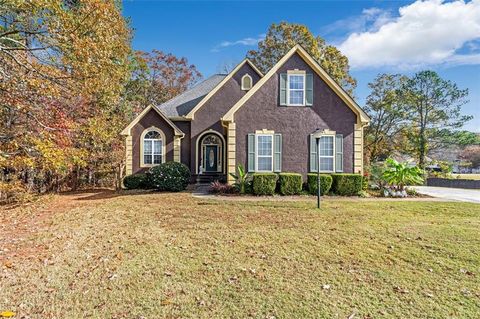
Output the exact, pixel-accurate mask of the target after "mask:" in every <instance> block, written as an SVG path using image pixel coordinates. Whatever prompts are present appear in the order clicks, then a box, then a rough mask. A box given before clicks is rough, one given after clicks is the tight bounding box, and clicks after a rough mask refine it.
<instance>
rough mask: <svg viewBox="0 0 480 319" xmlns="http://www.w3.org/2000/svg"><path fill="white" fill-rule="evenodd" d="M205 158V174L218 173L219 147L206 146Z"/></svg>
mask: <svg viewBox="0 0 480 319" xmlns="http://www.w3.org/2000/svg"><path fill="white" fill-rule="evenodd" d="M204 156H205V158H204V161H203V162H204V163H205V172H216V171H217V170H218V166H217V165H218V146H217V145H205V154H204Z"/></svg>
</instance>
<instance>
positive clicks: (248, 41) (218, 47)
mask: <svg viewBox="0 0 480 319" xmlns="http://www.w3.org/2000/svg"><path fill="white" fill-rule="evenodd" d="M263 39H265V34H260V35H259V36H258V37H256V38H243V39H241V40H237V41H223V42H222V43H220V44H217V45H216V46H215V47H214V48H213V49H212V50H211V51H212V52H218V51H220V50H221V49H224V48H228V47H231V46H234V45H244V46H253V45H257V43H258V42H260V41H262V40H263Z"/></svg>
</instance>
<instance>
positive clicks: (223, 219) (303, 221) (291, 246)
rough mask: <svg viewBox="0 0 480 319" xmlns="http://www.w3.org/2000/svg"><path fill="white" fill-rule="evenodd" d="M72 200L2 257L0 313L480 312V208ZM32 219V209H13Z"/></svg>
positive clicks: (141, 197)
mask: <svg viewBox="0 0 480 319" xmlns="http://www.w3.org/2000/svg"><path fill="white" fill-rule="evenodd" d="M61 197H62V196H57V197H56V198H57V199H58V198H61ZM70 201H71V202H72V203H73V204H72V205H70V206H69V205H65V206H64V207H67V208H65V209H64V210H60V209H59V210H58V211H57V210H55V208H54V207H53V208H51V212H52V213H51V214H50V215H48V216H46V217H44V218H43V222H42V225H43V226H42V227H39V229H38V231H35V232H33V233H31V234H30V235H28V236H27V237H26V238H25V240H24V241H22V242H21V243H18V244H15V245H18V247H13V248H12V247H10V249H9V250H8V251H6V252H5V251H4V252H2V254H1V255H0V260H1V262H3V265H2V264H0V266H3V268H1V273H0V312H1V311H2V310H11V311H14V312H16V314H17V317H18V318H20V317H22V316H25V318H135V319H136V318H478V317H479V315H480V235H479V229H480V205H475V204H467V203H447V202H426V201H421V202H415V201H401V200H397V201H375V200H373V201H336V200H327V201H324V202H323V208H322V210H320V211H318V210H317V209H315V202H314V201H312V200H306V201H277V202H275V201H270V202H266V201H261V200H259V201H249V202H244V201H215V200H203V199H197V198H192V197H191V195H190V194H188V193H179V194H155V193H148V194H132V195H124V196H118V197H114V196H112V197H110V198H108V197H107V198H102V197H101V196H100V197H95V196H87V197H85V196H84V197H82V196H76V197H75V196H71V199H70ZM45 209H46V208H45ZM17 210H18V211H19V213H20V209H17ZM14 212H15V211H13V212H12V211H9V212H7V214H8V216H11V215H12V213H14ZM34 213H38V208H35V206H32V208H30V210H25V209H23V210H21V214H23V216H25V215H28V214H31V215H32V216H33V214H34ZM0 218H1V217H0ZM8 220H9V219H7V221H8ZM12 220H13V219H12ZM11 227H15V224H14V223H13V222H12V225H11ZM0 238H1V237H0ZM1 244H2V243H1V242H0V245H1ZM35 247H37V248H38V249H37V250H35V249H33V248H35ZM16 249H17V250H16ZM22 251H23V253H22ZM1 258H3V259H1Z"/></svg>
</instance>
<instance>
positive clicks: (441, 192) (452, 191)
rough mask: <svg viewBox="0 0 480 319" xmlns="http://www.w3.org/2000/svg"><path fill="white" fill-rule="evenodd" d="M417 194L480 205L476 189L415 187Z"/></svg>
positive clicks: (479, 191)
mask: <svg viewBox="0 0 480 319" xmlns="http://www.w3.org/2000/svg"><path fill="white" fill-rule="evenodd" d="M414 188H415V189H416V190H417V192H419V193H420V194H425V195H429V196H433V197H438V198H443V199H448V200H457V201H461V202H470V203H479V204H480V190H478V189H463V188H448V187H433V186H415V187H414Z"/></svg>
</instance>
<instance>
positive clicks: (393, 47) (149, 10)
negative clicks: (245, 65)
mask: <svg viewBox="0 0 480 319" xmlns="http://www.w3.org/2000/svg"><path fill="white" fill-rule="evenodd" d="M123 11H124V15H125V16H126V17H129V19H130V22H131V25H132V27H133V28H134V38H133V47H134V49H136V50H143V51H149V50H152V49H159V50H162V51H164V52H170V53H173V54H175V55H177V56H184V57H186V58H187V59H188V60H189V62H190V63H192V64H195V65H196V66H197V68H198V69H199V70H200V72H202V74H203V75H204V77H208V76H209V75H211V74H213V73H217V72H219V71H221V70H222V66H223V65H225V64H227V65H231V64H235V63H238V62H240V61H241V60H242V59H243V58H244V57H245V54H246V52H247V51H248V50H250V49H254V48H256V47H257V42H258V41H259V40H260V39H261V38H262V37H263V36H264V34H265V33H266V31H267V29H268V27H269V25H270V24H271V23H274V22H275V23H278V22H280V21H288V22H291V23H301V24H305V25H306V26H308V28H309V29H310V30H311V31H312V33H314V34H315V35H320V36H322V37H323V38H325V39H326V40H327V42H328V43H330V44H334V45H336V46H337V47H339V48H340V49H341V50H342V52H343V53H344V54H345V55H347V56H348V57H349V59H350V62H351V66H352V75H353V76H354V77H355V78H356V79H357V81H358V87H357V89H356V91H355V95H356V97H357V101H358V102H359V103H360V105H363V104H364V102H365V98H366V96H368V94H369V90H368V87H367V84H368V83H369V82H370V81H372V80H373V78H374V77H375V76H376V75H377V74H378V73H383V72H389V73H403V74H408V75H410V74H413V73H414V72H416V71H418V70H423V69H433V70H435V71H437V72H438V73H439V74H440V75H441V76H442V77H443V78H445V79H449V80H452V81H454V82H456V83H457V84H458V86H459V87H460V88H468V89H469V91H470V94H469V100H470V102H469V103H468V104H467V105H465V106H464V108H463V112H464V113H465V114H471V115H474V119H473V120H472V121H471V122H469V123H468V124H467V125H466V127H465V128H466V129H469V130H472V131H476V132H480V0H472V1H469V2H462V1H449V2H444V1H441V0H429V1H425V2H420V1H417V2H413V1H308V2H300V1H295V2H294V1H264V2H257V1H242V2H237V1H195V2H194V1H137V0H130V1H124V3H123Z"/></svg>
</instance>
